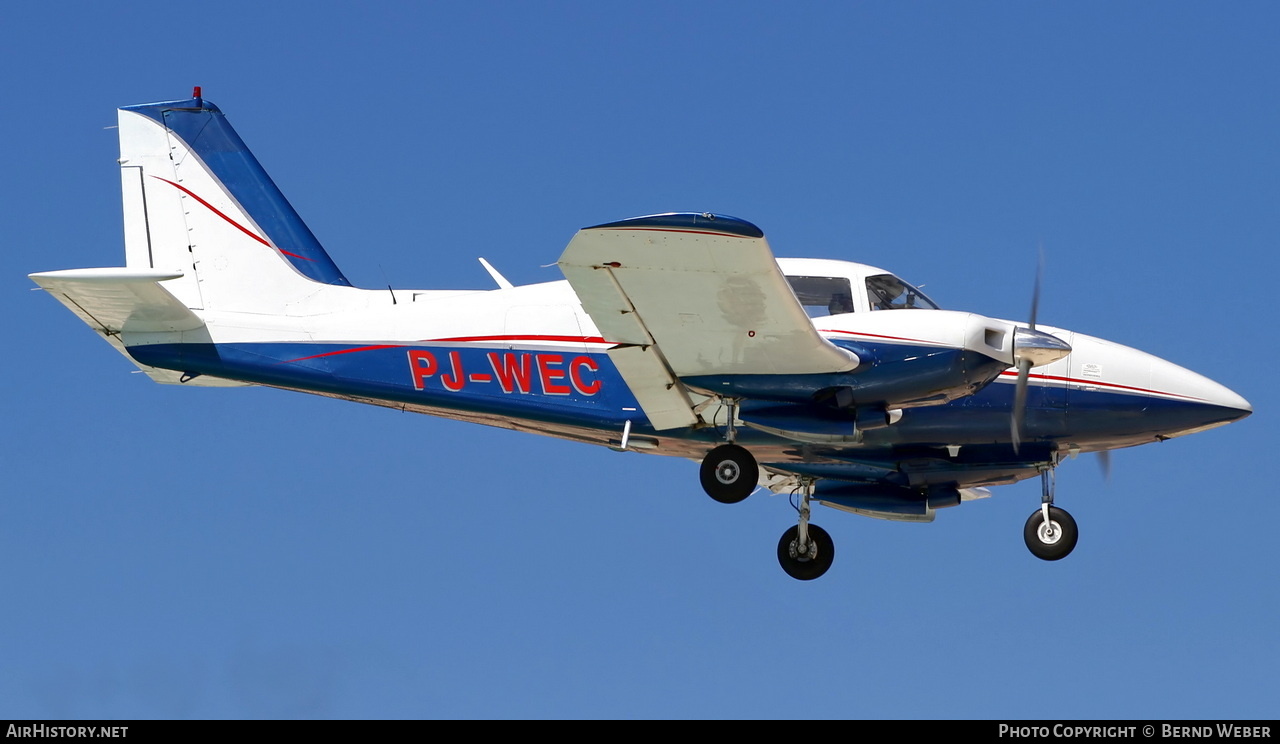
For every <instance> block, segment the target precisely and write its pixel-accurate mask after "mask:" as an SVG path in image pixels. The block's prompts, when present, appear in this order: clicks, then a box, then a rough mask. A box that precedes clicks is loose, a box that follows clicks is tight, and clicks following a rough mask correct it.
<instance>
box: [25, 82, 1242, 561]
mask: <svg viewBox="0 0 1280 744" xmlns="http://www.w3.org/2000/svg"><path fill="white" fill-rule="evenodd" d="M119 122H120V125H119V135H120V161H119V162H120V176H121V183H122V186H123V190H124V227H125V267H124V268H105V269H72V270H69V271H51V272H44V273H38V274H32V275H31V278H32V279H33V280H35V282H36V283H37V284H39V285H40V286H41V287H43V288H44V289H46V290H48V292H49V293H50V294H52V295H53V296H54V297H55V298H57V299H58V300H59V301H60V302H62V303H63V304H64V305H66V306H67V307H68V308H69V309H70V310H71V311H72V312H74V313H75V314H76V315H77V316H79V317H80V318H81V319H82V320H84V321H85V322H86V323H88V324H89V326H91V327H92V328H93V329H94V330H96V331H97V332H98V333H99V334H101V335H102V336H103V338H105V339H106V340H107V341H108V342H109V343H110V344H111V345H112V346H114V347H115V348H116V349H117V350H119V351H121V352H122V353H124V354H125V355H126V356H127V357H128V358H129V359H130V360H131V361H133V362H134V363H135V364H137V365H138V366H139V367H140V368H141V369H142V370H143V371H145V372H146V373H147V374H148V375H149V376H151V378H152V379H154V380H156V381H157V382H162V383H176V384H183V385H210V386H233V385H268V386H272V387H278V388H284V389H287V390H296V391H300V392H306V393H314V394H317V395H326V396H330V397H334V398H342V399H345V400H353V401H357V402H361V403H373V404H376V405H382V406H388V407H392V408H398V409H401V410H405V411H416V412H419V413H427V414H432V415H436V416H444V417H447V418H453V419H459V420H462V421H473V422H476V423H481V424H488V425H490V426H501V427H505V428H509V429H515V430H518V431H526V432H532V433H535V434H545V435H548V436H554V437H560V438H563V439H571V440H575V441H579V442H588V443H591V444H598V445H603V446H606V447H610V448H613V449H616V450H630V451H636V452H645V453H651V454H659V455H674V456H678V457H686V458H690V459H694V460H698V461H701V463H702V467H701V481H702V487H703V489H704V490H705V491H706V492H707V494H708V495H710V496H711V498H713V499H715V500H716V501H720V502H724V503H733V502H737V501H741V500H743V499H745V498H746V497H747V496H748V495H749V494H751V493H752V492H753V491H755V490H756V489H757V488H760V487H764V488H767V489H768V490H770V491H772V492H774V493H787V494H790V498H791V503H792V505H793V506H794V507H795V509H796V511H797V513H798V515H799V518H798V521H797V524H796V525H795V526H793V527H791V528H790V529H789V530H787V531H786V533H785V534H783V536H782V539H781V541H780V542H779V544H778V560H779V562H780V563H781V564H782V567H783V569H784V570H785V571H786V572H787V573H788V574H790V575H791V576H793V577H795V578H797V579H814V578H817V577H818V576H821V575H822V574H823V573H825V572H826V570H827V569H828V568H829V567H830V566H831V562H832V558H833V557H834V546H833V544H832V540H831V537H830V536H829V535H828V534H827V533H826V532H825V531H824V530H823V529H822V528H820V527H818V526H817V525H815V524H812V523H811V522H810V521H809V515H810V504H811V503H812V502H813V501H817V502H818V503H821V504H825V505H827V506H830V507H834V508H836V509H841V510H844V511H849V512H854V513H856V514H862V515H866V516H870V517H876V518H879V519H893V520H901V521H910V522H930V521H932V520H933V519H934V515H935V512H936V510H938V509H942V508H944V507H951V506H957V505H959V504H961V503H963V502H964V501H968V500H971V499H978V498H985V497H987V496H989V495H990V492H989V491H988V490H987V488H986V487H987V486H993V485H998V484H1004V483H1013V482H1015V481H1018V480H1022V479H1025V478H1030V477H1032V476H1035V475H1040V476H1041V481H1042V484H1043V497H1042V499H1041V501H1042V503H1041V506H1040V508H1039V509H1037V510H1036V511H1035V512H1034V513H1033V514H1032V515H1031V517H1030V518H1029V519H1028V520H1027V523H1026V526H1025V529H1024V531H1023V535H1024V538H1025V540H1026V543H1027V547H1028V548H1030V550H1031V552H1032V553H1033V554H1035V555H1036V556H1037V557H1039V558H1043V559H1045V560H1058V559H1060V558H1063V557H1065V556H1066V555H1067V554H1068V553H1070V552H1071V550H1072V549H1073V548H1074V547H1075V545H1076V539H1077V535H1078V532H1077V528H1076V524H1075V522H1074V520H1073V519H1072V518H1071V516H1070V515H1069V514H1067V512H1066V511H1064V510H1062V509H1060V508H1058V507H1056V506H1054V503H1053V501H1054V488H1053V484H1054V479H1053V472H1054V468H1055V467H1056V466H1057V465H1058V464H1059V463H1060V462H1061V461H1062V459H1063V458H1065V457H1067V456H1071V455H1075V454H1078V453H1080V452H1101V453H1104V454H1105V453H1106V452H1107V451H1109V450H1112V449H1116V448H1120V447H1131V446H1134V445H1138V444H1144V443H1147V442H1154V441H1158V440H1164V439H1168V438H1170V437H1176V436H1181V435H1183V434H1190V433H1192V432H1197V431H1202V430H1204V429H1209V428H1212V427H1216V426H1221V425H1223V424H1226V423H1229V422H1232V421H1235V420H1237V419H1240V418H1243V417H1245V416H1248V415H1249V414H1250V413H1251V412H1252V408H1251V407H1250V405H1249V403H1248V402H1247V401H1245V399H1244V398H1242V397H1240V396H1239V395H1236V394H1235V393H1233V392H1232V391H1230V390H1228V389H1227V388H1225V387H1223V386H1222V385H1219V384H1217V383H1215V382H1213V381H1211V380H1209V379H1206V378H1204V377H1201V376H1200V375H1197V374H1195V373H1193V372H1190V371H1188V370H1186V369H1183V368H1182V367H1179V366H1176V365H1174V364H1172V363H1170V362H1167V361H1164V360H1163V359H1158V358H1156V357H1153V356H1150V355H1148V354H1144V353H1143V352H1140V351H1137V350H1135V349H1131V348H1127V347H1124V346H1120V345H1118V344H1113V343H1110V342H1107V341H1103V340H1101V339H1097V338H1092V337H1090V336H1086V335H1083V334H1080V333H1074V332H1072V331H1067V330H1063V329H1059V328H1049V327H1045V326H1036V324H1035V302H1034V301H1033V304H1032V312H1031V321H1030V323H1014V322H1010V321H1006V320H997V319H994V318H987V317H983V316H981V315H975V314H973V313H965V312H954V311H948V310H941V309H939V308H938V307H937V305H935V304H934V303H933V302H932V301H931V300H930V299H929V298H928V297H927V296H925V294H924V293H922V292H921V291H920V290H919V289H917V288H916V287H914V286H912V285H910V284H908V283H907V282H905V281H903V280H902V279H899V278H898V277H896V276H894V275H893V274H891V273H889V272H887V271H884V270H882V269H877V268H874V267H871V266H865V265H863V264H857V263H849V262H845V261H832V260H812V259H775V258H774V256H773V254H772V252H771V251H770V249H769V245H768V243H767V242H765V238H764V234H763V233H762V232H761V231H760V229H759V228H757V227H756V226H755V225H753V224H751V223H749V222H746V221H744V220H740V219H736V218H733V217H726V216H723V215H715V214H709V213H672V214H660V215H651V216H647V217H637V218H634V219H628V220H622V221H620V222H609V223H606V224H602V225H596V226H594V227H588V228H584V229H582V230H579V231H578V233H577V234H576V235H575V236H574V237H573V239H572V240H571V241H570V242H569V245H568V247H567V248H565V250H564V253H563V255H561V257H560V261H559V266H560V269H561V270H562V271H563V272H564V276H565V278H566V279H567V281H555V282H548V283H545V284H533V285H528V286H518V287H517V286H513V285H512V284H511V283H510V282H508V281H507V280H506V279H504V278H503V277H502V276H501V275H500V274H498V273H497V272H496V271H494V270H493V269H492V267H490V266H489V265H488V264H487V263H485V268H486V269H488V270H489V272H490V273H491V275H492V276H493V278H494V280H495V281H496V282H497V284H498V285H499V288H498V289H493V290H489V291H440V290H426V291H408V290H396V291H388V290H369V289H357V288H355V287H353V286H351V284H350V282H348V281H347V279H346V277H345V276H343V274H342V272H341V271H339V270H338V267H337V266H335V265H334V263H333V261H332V260H330V258H329V256H328V254H326V253H325V251H324V249H323V248H321V246H320V243H319V242H318V241H317V240H316V238H315V236H313V235H312V233H311V231H310V230H308V229H307V227H306V225H305V224H303V222H302V220H301V218H299V216H298V215H297V213H296V212H295V211H294V210H293V208H292V207H291V206H290V205H289V203H288V201H286V200H285V198H284V196H283V195H281V193H280V191H279V190H278V189H277V188H276V186H275V184H274V183H273V182H272V181H271V179H270V178H269V177H268V176H267V174H266V172H265V171H263V169H262V166H261V165H259V164H258V161H257V160H256V159H255V158H254V156H253V155H252V154H251V153H250V152H249V150H248V148H247V147H245V145H244V142H243V141H242V140H241V139H240V137H239V136H238V135H237V134H236V132H235V130H234V129H232V127H231V125H230V124H229V123H228V122H227V120H226V118H225V117H224V116H223V114H222V112H221V111H219V110H218V108H217V107H216V106H214V105H212V104H210V103H208V102H206V101H204V100H203V99H202V98H201V96H200V89H199V88H197V89H196V91H195V93H194V97H193V98H191V99H189V100H184V101H167V102H163V103H147V104H140V105H136V106H127V107H125V108H122V109H120V111H119ZM481 261H482V262H483V259H481ZM1037 293H1038V291H1037Z"/></svg>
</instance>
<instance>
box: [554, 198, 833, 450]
mask: <svg viewBox="0 0 1280 744" xmlns="http://www.w3.org/2000/svg"><path fill="white" fill-rule="evenodd" d="M559 266H560V269H561V271H563V272H564V275H565V278H567V279H568V280H569V284H570V285H571V286H572V287H573V290H574V292H576V293H577V295H578V299H579V300H580V301H581V302H582V307H583V309H584V310H585V311H586V312H587V314H588V315H590V316H591V319H592V320H593V321H594V322H595V324H596V327H597V328H598V329H599V330H600V333H601V335H603V336H604V337H605V338H606V339H608V340H609V341H612V342H615V343H617V344H618V346H617V347H615V348H614V349H611V350H610V352H609V354H610V357H611V358H612V359H613V360H614V362H615V363H616V364H617V366H618V370H619V372H620V373H621V374H622V377H623V379H624V380H626V382H627V385H628V386H629V387H631V388H632V391H633V392H634V393H636V397H637V399H638V400H639V402H640V405H641V407H643V408H644V411H645V413H646V415H648V416H649V418H650V420H651V422H652V423H653V424H654V426H655V428H658V429H663V428H674V427H676V426H688V425H691V424H693V423H696V421H697V416H696V415H695V414H694V413H693V412H692V410H691V408H692V407H691V406H690V405H689V397H688V392H687V391H686V390H684V388H683V385H680V384H679V378H681V377H685V376H693V375H710V374H716V375H739V374H742V375H746V374H750V375H792V374H823V373H834V372H848V371H850V370H852V369H853V368H855V367H856V366H857V365H858V359H857V357H856V356H854V355H853V354H852V353H850V352H847V351H845V350H843V349H840V348H838V347H836V346H834V345H833V344H831V343H830V342H828V341H827V340H825V339H824V338H822V337H821V336H820V335H818V332H817V330H815V329H814V327H813V324H812V323H811V322H810V321H809V317H808V316H807V315H806V314H805V312H804V308H802V307H801V306H800V303H799V301H798V300H796V297H795V294H794V293H792V291H791V287H790V285H789V284H788V283H787V279H786V277H785V276H783V274H782V271H781V270H780V269H779V268H778V264H777V262H776V261H775V260H774V257H773V253H772V252H771V251H770V250H769V244H768V243H767V242H766V241H765V239H764V233H762V232H761V231H760V229H759V228H758V227H756V226H755V225H752V224H751V223H749V222H745V221H743V220H739V219H735V218H733V217H723V216H717V215H710V214H691V213H679V214H663V215H653V216H649V217H637V218H635V219H630V220H624V221H622V222H611V223H608V224H605V225H597V226H595V227H588V228H584V229H582V230H579V231H578V234H577V235H575V236H574V238H573V240H571V241H570V242H569V245H568V247H566V248H565V250H564V253H563V254H562V255H561V256H560V261H559ZM651 407H652V410H651Z"/></svg>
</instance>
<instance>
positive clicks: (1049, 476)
mask: <svg viewBox="0 0 1280 744" xmlns="http://www.w3.org/2000/svg"><path fill="white" fill-rule="evenodd" d="M1040 486H1041V490H1042V495H1041V497H1040V508H1039V509H1038V510H1037V511H1036V512H1035V513H1033V514H1032V515H1031V516H1030V517H1029V518H1028V519H1027V524H1026V526H1025V527H1023V528H1022V539H1023V540H1025V541H1026V543H1027V549H1028V550H1030V551H1031V554H1032V555H1034V556H1035V557H1037V558H1039V559H1041V560H1045V561H1056V560H1061V559H1062V558H1066V557H1067V556H1068V555H1070V554H1071V551H1072V550H1074V549H1075V547H1076V540H1078V539H1079V538H1080V531H1079V530H1078V529H1077V528H1076V520H1074V519H1072V518H1071V515H1070V514H1068V513H1067V512H1066V510H1065V509H1059V508H1058V507H1056V506H1054V505H1053V490H1054V475H1053V468H1052V467H1050V468H1047V469H1045V470H1043V471H1041V473H1040Z"/></svg>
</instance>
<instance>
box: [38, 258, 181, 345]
mask: <svg viewBox="0 0 1280 744" xmlns="http://www.w3.org/2000/svg"><path fill="white" fill-rule="evenodd" d="M30 276H31V279H32V281H34V282H35V283H36V284H39V285H40V286H41V287H44V288H45V290H47V291H48V292H49V294H51V295H53V296H54V298H55V299H57V300H58V302H61V303H62V304H64V305H66V306H67V307H68V308H69V309H70V310H71V312H73V313H75V314H76V315H77V316H79V317H80V319H81V320H83V321H84V322H86V323H88V324H89V325H90V326H92V327H93V328H94V329H95V330H97V331H99V332H101V333H105V334H116V333H122V332H125V331H128V332H130V333H157V332H163V331H193V330H195V329H197V328H199V327H201V326H203V325H204V321H202V320H200V318H199V317H198V316H197V315H196V314H195V313H193V312H191V310H190V309H189V308H188V307H187V306H186V305H184V304H182V303H181V302H179V301H178V299H177V298H176V297H174V296H173V295H172V294H171V293H170V292H169V291H168V290H167V289H165V288H164V287H162V286H160V282H163V281H167V280H170V279H179V278H181V277H182V272H181V271H157V270H154V269H134V268H128V269H123V268H113V269H71V270H68V271H46V272H42V273H39V274H31V275H30Z"/></svg>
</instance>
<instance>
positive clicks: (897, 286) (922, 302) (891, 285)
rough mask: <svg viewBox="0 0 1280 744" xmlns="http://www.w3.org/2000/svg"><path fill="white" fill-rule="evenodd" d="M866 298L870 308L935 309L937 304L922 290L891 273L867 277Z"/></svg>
mask: <svg viewBox="0 0 1280 744" xmlns="http://www.w3.org/2000/svg"><path fill="white" fill-rule="evenodd" d="M867 299H868V300H869V301H870V302H871V309H872V310H912V309H921V308H923V309H925V310H937V309H938V306H937V305H936V304H934V302H933V300H931V299H929V298H928V297H927V296H926V295H925V293H924V292H921V291H920V290H918V289H916V288H915V287H913V286H911V285H910V284H907V283H906V282H904V281H902V280H901V279H899V278H898V277H896V276H894V275H893V274H877V275H876V276H869V277H867Z"/></svg>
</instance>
